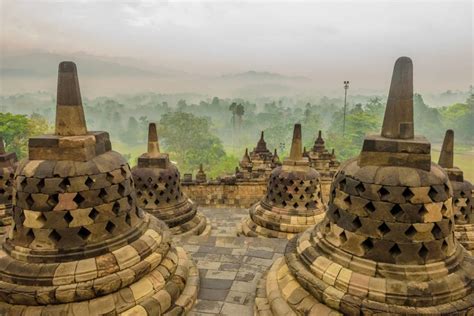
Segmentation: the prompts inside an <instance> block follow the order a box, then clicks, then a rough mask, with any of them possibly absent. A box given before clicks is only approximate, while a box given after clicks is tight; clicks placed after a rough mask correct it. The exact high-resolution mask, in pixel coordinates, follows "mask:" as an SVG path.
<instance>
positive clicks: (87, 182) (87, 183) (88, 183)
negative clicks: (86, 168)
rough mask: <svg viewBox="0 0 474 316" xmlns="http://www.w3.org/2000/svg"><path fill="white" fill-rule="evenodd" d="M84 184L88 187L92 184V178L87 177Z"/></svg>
mask: <svg viewBox="0 0 474 316" xmlns="http://www.w3.org/2000/svg"><path fill="white" fill-rule="evenodd" d="M84 184H85V185H86V186H87V187H88V188H89V189H90V188H91V187H92V186H93V185H94V180H93V179H91V177H87V179H86V181H85V182H84Z"/></svg>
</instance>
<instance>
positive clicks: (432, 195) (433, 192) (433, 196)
mask: <svg viewBox="0 0 474 316" xmlns="http://www.w3.org/2000/svg"><path fill="white" fill-rule="evenodd" d="M428 195H429V196H430V198H431V200H432V201H436V196H437V195H438V191H436V189H435V188H434V187H433V186H431V187H430V190H429V191H428Z"/></svg>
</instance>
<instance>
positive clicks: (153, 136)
mask: <svg viewBox="0 0 474 316" xmlns="http://www.w3.org/2000/svg"><path fill="white" fill-rule="evenodd" d="M159 154H160V144H159V142H158V134H157V133H156V124H155V123H150V124H149V125H148V155H149V156H150V157H156V156H158V155H159Z"/></svg>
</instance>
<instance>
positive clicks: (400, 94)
mask: <svg viewBox="0 0 474 316" xmlns="http://www.w3.org/2000/svg"><path fill="white" fill-rule="evenodd" d="M413 131H414V127H413V65H412V62H411V59H410V58H408V57H400V58H399V59H398V60H397V61H396V63H395V67H394V69H393V75H392V83H391V85H390V93H389V97H388V100H387V107H386V109H385V117H384V121H383V126H382V133H381V134H382V135H381V136H378V135H369V136H367V137H366V138H365V139H364V144H363V146H362V152H361V154H360V156H359V163H360V164H361V166H366V165H377V166H399V167H412V168H420V169H423V170H426V171H429V170H430V168H431V144H430V143H429V142H428V140H427V139H426V138H424V137H423V136H415V135H414V133H413Z"/></svg>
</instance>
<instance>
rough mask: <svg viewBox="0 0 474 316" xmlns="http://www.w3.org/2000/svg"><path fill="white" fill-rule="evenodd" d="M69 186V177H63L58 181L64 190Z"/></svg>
mask: <svg viewBox="0 0 474 316" xmlns="http://www.w3.org/2000/svg"><path fill="white" fill-rule="evenodd" d="M70 186H71V182H70V181H69V178H64V179H63V180H62V181H61V182H60V183H59V187H60V188H61V189H62V190H63V191H64V192H65V191H67V190H68V188H69V187H70Z"/></svg>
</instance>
